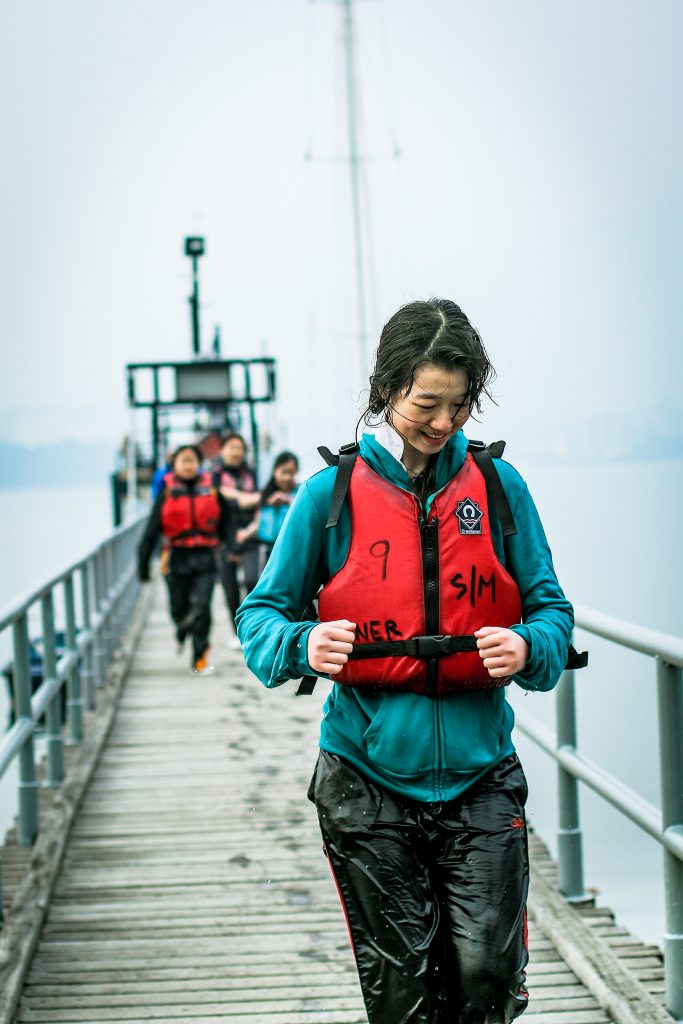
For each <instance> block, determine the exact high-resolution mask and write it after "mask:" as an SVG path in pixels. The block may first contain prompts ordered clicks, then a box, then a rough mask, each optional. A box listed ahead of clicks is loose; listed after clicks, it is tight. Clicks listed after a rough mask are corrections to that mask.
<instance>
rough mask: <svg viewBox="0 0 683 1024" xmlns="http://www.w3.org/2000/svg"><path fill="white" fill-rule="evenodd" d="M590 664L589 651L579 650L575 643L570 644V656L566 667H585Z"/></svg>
mask: <svg viewBox="0 0 683 1024" xmlns="http://www.w3.org/2000/svg"><path fill="white" fill-rule="evenodd" d="M587 664H588V651H581V652H580V653H579V651H577V649H576V647H574V645H573V644H570V645H569V656H568V658H567V664H566V665H565V666H564V667H565V669H575V668H585V667H586V665H587Z"/></svg>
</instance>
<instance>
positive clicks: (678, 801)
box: [516, 607, 683, 1020]
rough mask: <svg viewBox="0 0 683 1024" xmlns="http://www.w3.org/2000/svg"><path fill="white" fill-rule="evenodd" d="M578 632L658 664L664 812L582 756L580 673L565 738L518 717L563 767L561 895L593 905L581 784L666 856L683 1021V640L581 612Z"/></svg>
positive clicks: (671, 949) (563, 726) (565, 715)
mask: <svg viewBox="0 0 683 1024" xmlns="http://www.w3.org/2000/svg"><path fill="white" fill-rule="evenodd" d="M575 614H576V625H577V627H579V628H580V629H584V630H586V631H587V632H588V633H592V634H593V635H595V636H599V637H602V638H603V639H605V640H610V641H612V642H613V643H616V644H619V645H620V646H622V647H626V648H629V649H630V650H632V651H639V652H640V653H642V654H646V655H649V656H650V657H652V658H654V659H655V671H656V680H657V703H658V715H659V730H658V732H659V764H660V789H661V799H662V807H661V810H660V809H659V808H658V807H655V806H654V805H653V804H651V803H650V802H649V801H647V800H645V799H644V798H643V797H641V796H640V795H639V794H638V793H635V792H634V791H633V790H632V789H630V788H629V787H628V786H626V785H624V784H623V783H622V782H621V781H620V780H619V779H617V778H615V777H614V776H613V775H611V774H610V773H609V772H607V771H605V770H604V769H603V768H601V767H600V766H599V765H597V764H595V763H594V762H593V761H591V760H590V759H589V758H587V757H584V756H583V755H582V754H579V753H578V751H577V729H576V703H575V695H574V673H573V672H571V671H568V672H565V673H564V674H563V676H562V679H561V680H560V682H559V684H558V687H557V691H556V693H557V732H556V733H553V731H552V729H549V728H548V727H547V726H545V725H543V724H542V723H541V722H539V721H538V720H537V719H535V718H534V717H533V716H532V715H528V714H526V713H524V712H522V711H519V712H517V711H516V718H517V726H518V728H519V729H520V731H521V732H523V733H524V735H525V736H528V737H529V739H531V740H533V742H534V743H536V744H538V746H539V747H541V748H542V749H543V750H544V751H545V752H546V753H548V754H550V755H551V757H553V758H554V759H555V760H556V761H557V763H558V862H559V869H560V891H561V892H562V894H563V895H564V896H565V898H566V899H567V900H569V901H574V902H578V901H581V900H585V899H586V898H587V897H586V893H585V890H584V882H583V851H582V837H581V827H580V823H579V794H578V783H579V781H581V782H584V783H585V784H586V785H587V786H590V788H591V789H592V790H594V791H595V792H596V793H598V794H599V795H600V796H601V797H603V798H604V799H605V800H607V801H608V802H609V803H610V804H611V805H612V806H613V807H615V808H616V809H617V810H618V811H620V812H621V813H622V814H623V815H625V816H626V817H628V818H630V820H631V821H633V822H634V823H635V824H636V825H638V826H639V827H640V828H641V829H643V831H645V832H647V833H648V835H650V836H653V838H655V839H657V840H658V841H659V842H660V843H661V844H662V847H663V851H664V897H665V908H666V932H665V935H664V969H665V976H666V1006H667V1009H668V1010H669V1012H670V1013H671V1014H673V1016H674V1018H675V1019H676V1020H683V674H682V673H681V669H682V668H683V639H680V638H679V637H675V636H670V635H669V634H667V633H660V632H658V631H657V630H654V629H646V628H644V627H643V626H637V625H635V624H633V623H630V622H624V621H623V620H622V619H617V618H613V617H612V616H609V615H604V614H602V613H601V612H596V611H592V610H591V609H588V608H580V607H579V608H575Z"/></svg>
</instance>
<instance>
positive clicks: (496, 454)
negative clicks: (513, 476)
mask: <svg viewBox="0 0 683 1024" xmlns="http://www.w3.org/2000/svg"><path fill="white" fill-rule="evenodd" d="M467 450H468V451H470V452H471V453H472V458H473V459H474V461H475V462H476V464H477V467H478V469H479V471H480V472H481V474H482V476H483V477H484V480H485V481H486V493H487V494H488V496H489V500H490V501H492V502H493V507H494V508H495V510H496V515H497V516H498V519H499V520H500V525H501V526H502V528H503V536H504V537H510V536H512V534H513V533H517V527H516V526H515V520H514V517H513V515H512V510H511V508H510V503H509V502H508V499H507V495H506V494H505V490H504V488H503V485H502V483H501V482H500V477H499V476H498V471H497V469H496V467H495V466H494V464H493V460H494V459H500V458H501V456H502V454H503V452H504V450H505V441H494V442H493V444H490V445H488V446H487V445H485V444H484V442H483V441H470V443H469V444H468V446H467Z"/></svg>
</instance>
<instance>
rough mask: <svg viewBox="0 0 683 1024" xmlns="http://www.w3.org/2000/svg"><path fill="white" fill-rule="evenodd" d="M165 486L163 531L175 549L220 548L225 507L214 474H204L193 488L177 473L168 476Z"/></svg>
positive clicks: (162, 512) (165, 479)
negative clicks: (222, 513) (218, 495)
mask: <svg viewBox="0 0 683 1024" xmlns="http://www.w3.org/2000/svg"><path fill="white" fill-rule="evenodd" d="M164 484H165V486H166V497H165V499H164V503H163V505H162V508H161V529H162V531H163V534H164V536H165V537H167V538H168V540H169V541H170V544H171V547H173V548H214V547H216V545H217V544H218V542H219V541H218V524H219V522H220V518H221V507H220V504H219V502H218V498H217V497H216V491H215V489H214V487H213V486H212V480H211V474H210V473H202V475H201V476H200V478H199V479H198V480H197V483H196V484H195V486H194V487H193V488H190V487H188V486H187V484H186V483H185V482H184V481H183V480H180V479H179V477H177V476H176V475H175V473H167V474H166V476H165V477H164Z"/></svg>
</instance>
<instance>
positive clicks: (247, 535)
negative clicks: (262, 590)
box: [236, 452, 299, 562]
mask: <svg viewBox="0 0 683 1024" xmlns="http://www.w3.org/2000/svg"><path fill="white" fill-rule="evenodd" d="M298 472H299V460H298V458H297V457H296V455H294V454H293V453H292V452H280V454H279V455H278V456H277V458H276V459H275V462H274V463H273V472H272V474H271V477H270V480H269V481H268V483H267V484H266V486H265V487H264V488H263V491H262V492H261V503H260V505H259V508H258V511H257V513H256V516H255V517H254V519H253V520H252V522H251V523H250V524H249V526H246V527H245V528H244V529H242V530H238V531H237V538H236V539H237V541H238V542H240V543H242V544H244V543H245V541H247V540H250V539H251V538H252V537H256V540H257V541H259V543H260V544H261V545H262V546H263V547H264V548H265V562H267V561H268V559H269V558H270V554H271V552H272V550H273V545H274V544H275V541H276V540H277V537H278V534H279V532H280V530H281V529H282V527H283V525H284V522H285V519H286V517H287V513H288V512H289V509H290V506H291V504H292V502H293V501H294V498H295V497H296V494H297V491H298V490H299V485H298V484H297V482H296V474H297V473H298Z"/></svg>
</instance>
